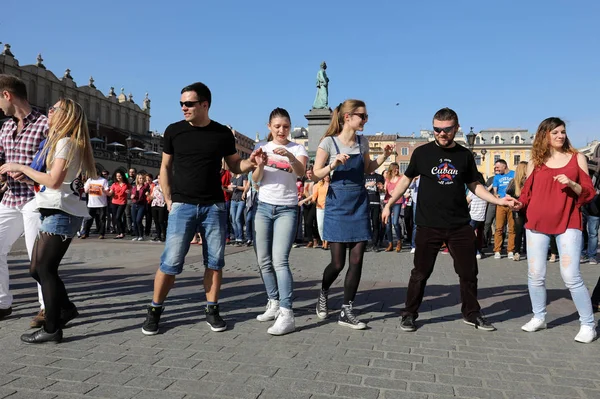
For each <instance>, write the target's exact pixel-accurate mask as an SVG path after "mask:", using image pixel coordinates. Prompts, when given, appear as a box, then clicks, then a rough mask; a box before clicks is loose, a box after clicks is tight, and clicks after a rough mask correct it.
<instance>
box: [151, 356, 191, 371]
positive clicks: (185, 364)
mask: <svg viewBox="0 0 600 399" xmlns="http://www.w3.org/2000/svg"><path fill="white" fill-rule="evenodd" d="M200 363H201V361H200V360H193V359H182V358H163V359H161V360H160V361H158V362H156V363H154V366H158V367H169V368H173V367H178V368H184V369H193V368H194V367H196V366H197V365H199V364H200Z"/></svg>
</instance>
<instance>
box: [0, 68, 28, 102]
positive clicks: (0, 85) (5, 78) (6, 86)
mask: <svg viewBox="0 0 600 399" xmlns="http://www.w3.org/2000/svg"><path fill="white" fill-rule="evenodd" d="M2 91H8V92H9V93H11V94H12V95H14V96H15V97H18V98H20V99H22V100H27V86H26V85H25V82H23V81H22V80H21V79H19V78H17V77H16V76H13V75H6V74H0V92H2Z"/></svg>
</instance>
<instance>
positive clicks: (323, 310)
mask: <svg viewBox="0 0 600 399" xmlns="http://www.w3.org/2000/svg"><path fill="white" fill-rule="evenodd" d="M328 295H329V291H324V290H321V291H319V299H318V300H317V317H318V318H319V319H321V320H322V319H326V318H327V316H329V309H328V308H327V297H328Z"/></svg>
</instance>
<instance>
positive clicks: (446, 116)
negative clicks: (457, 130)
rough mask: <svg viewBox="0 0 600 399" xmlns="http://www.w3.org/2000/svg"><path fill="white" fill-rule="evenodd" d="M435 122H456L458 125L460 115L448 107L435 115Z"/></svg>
mask: <svg viewBox="0 0 600 399" xmlns="http://www.w3.org/2000/svg"><path fill="white" fill-rule="evenodd" d="M433 119H434V120H436V119H437V120H438V121H455V122H456V124H457V125H458V114H457V113H456V112H455V111H454V110H453V109H450V108H448V107H446V108H442V109H440V110H439V111H438V112H436V113H435V115H433Z"/></svg>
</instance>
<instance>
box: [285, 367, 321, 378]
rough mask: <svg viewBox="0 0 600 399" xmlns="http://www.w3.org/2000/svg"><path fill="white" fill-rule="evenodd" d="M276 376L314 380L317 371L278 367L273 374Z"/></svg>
mask: <svg viewBox="0 0 600 399" xmlns="http://www.w3.org/2000/svg"><path fill="white" fill-rule="evenodd" d="M275 376H276V377H278V378H296V379H301V380H314V379H316V378H317V372H316V371H313V370H298V369H283V368H280V369H279V370H277V373H276V374H275Z"/></svg>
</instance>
